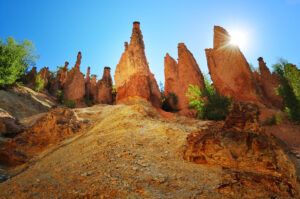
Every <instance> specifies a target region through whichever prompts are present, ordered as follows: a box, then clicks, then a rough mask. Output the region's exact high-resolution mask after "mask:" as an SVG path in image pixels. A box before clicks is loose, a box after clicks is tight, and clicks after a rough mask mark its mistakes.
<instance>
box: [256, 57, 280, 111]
mask: <svg viewBox="0 0 300 199" xmlns="http://www.w3.org/2000/svg"><path fill="white" fill-rule="evenodd" d="M257 60H258V64H259V71H260V79H259V80H260V84H261V86H262V89H263V94H264V96H265V97H266V98H267V100H268V101H269V102H270V103H271V104H272V105H273V106H275V107H277V108H282V98H281V97H280V96H278V95H277V94H276V92H275V88H278V86H279V84H280V80H279V79H278V78H276V77H274V75H276V74H274V75H272V74H271V72H270V70H269V68H268V67H267V65H266V63H265V62H264V60H263V58H262V57H259V58H258V59H257Z"/></svg>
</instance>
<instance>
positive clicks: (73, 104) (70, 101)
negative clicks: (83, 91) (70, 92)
mask: <svg viewBox="0 0 300 199" xmlns="http://www.w3.org/2000/svg"><path fill="white" fill-rule="evenodd" d="M62 103H63V104H64V105H66V106H67V107H69V108H75V102H74V101H73V100H63V101H62Z"/></svg>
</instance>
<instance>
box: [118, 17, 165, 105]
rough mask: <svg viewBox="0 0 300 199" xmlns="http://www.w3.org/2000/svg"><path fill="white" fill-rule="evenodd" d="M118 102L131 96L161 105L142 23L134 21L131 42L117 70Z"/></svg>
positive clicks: (126, 47)
mask: <svg viewBox="0 0 300 199" xmlns="http://www.w3.org/2000/svg"><path fill="white" fill-rule="evenodd" d="M114 78H115V84H116V90H117V99H116V100H117V103H120V102H122V101H123V102H126V101H127V102H128V101H129V100H130V99H129V98H135V97H139V98H143V99H146V100H148V101H149V102H151V103H152V104H153V105H154V106H156V107H160V106H161V96H160V92H159V89H158V85H157V83H156V80H155V78H154V75H153V74H152V73H151V72H150V70H149V66H148V62H147V59H146V55H145V46H144V42H143V36H142V32H141V30H140V23H139V22H133V29H132V35H131V40H130V44H129V45H127V44H126V43H125V51H124V53H123V54H122V56H121V59H120V61H119V64H118V65H117V67H116V71H115V76H114Z"/></svg>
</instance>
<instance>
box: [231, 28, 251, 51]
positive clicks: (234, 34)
mask: <svg viewBox="0 0 300 199" xmlns="http://www.w3.org/2000/svg"><path fill="white" fill-rule="evenodd" d="M230 36H231V38H230V44H231V45H235V46H239V47H240V48H244V47H245V46H246V44H247V39H246V34H245V33H244V32H242V31H231V32H230Z"/></svg>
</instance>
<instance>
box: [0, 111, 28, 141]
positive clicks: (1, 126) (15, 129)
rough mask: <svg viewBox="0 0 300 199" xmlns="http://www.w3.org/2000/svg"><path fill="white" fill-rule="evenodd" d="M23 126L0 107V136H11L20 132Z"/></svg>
mask: <svg viewBox="0 0 300 199" xmlns="http://www.w3.org/2000/svg"><path fill="white" fill-rule="evenodd" d="M22 130H23V126H22V125H21V124H20V123H19V122H18V120H16V118H14V117H13V116H12V115H10V114H9V113H8V112H7V111H5V110H3V109H2V108H0V136H4V137H12V136H15V135H16V134H18V133H20V132H21V131H22Z"/></svg>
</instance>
